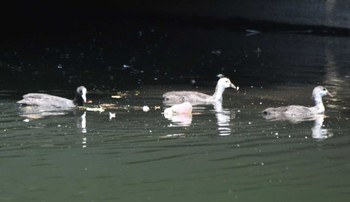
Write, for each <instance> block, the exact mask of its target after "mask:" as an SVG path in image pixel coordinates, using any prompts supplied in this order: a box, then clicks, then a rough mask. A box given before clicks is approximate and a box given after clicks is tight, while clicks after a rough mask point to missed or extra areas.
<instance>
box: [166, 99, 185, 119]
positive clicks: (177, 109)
mask: <svg viewBox="0 0 350 202" xmlns="http://www.w3.org/2000/svg"><path fill="white" fill-rule="evenodd" d="M179 114H192V104H191V103H189V102H184V103H181V104H175V105H173V106H171V107H169V108H166V109H165V110H164V115H165V116H172V115H179Z"/></svg>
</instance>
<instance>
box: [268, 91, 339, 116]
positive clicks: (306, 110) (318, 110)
mask: <svg viewBox="0 0 350 202" xmlns="http://www.w3.org/2000/svg"><path fill="white" fill-rule="evenodd" d="M326 95H328V96H330V97H333V95H332V94H331V93H330V92H328V90H327V89H326V88H325V87H323V86H317V87H315V88H314V89H313V91H312V98H313V100H314V102H315V106H312V107H305V106H300V105H289V106H282V107H276V108H273V107H270V108H267V109H265V110H263V116H264V117H265V118H266V119H276V120H298V121H301V120H302V119H308V118H312V117H313V116H315V115H318V114H324V112H325V107H324V105H323V102H322V97H323V96H326Z"/></svg>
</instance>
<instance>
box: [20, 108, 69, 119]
mask: <svg viewBox="0 0 350 202" xmlns="http://www.w3.org/2000/svg"><path fill="white" fill-rule="evenodd" d="M69 113H72V111H44V110H42V109H41V108H40V107H38V106H25V107H20V108H19V115H20V116H21V117H25V118H28V119H40V118H44V117H46V116H58V115H66V114H69Z"/></svg>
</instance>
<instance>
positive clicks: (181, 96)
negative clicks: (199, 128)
mask: <svg viewBox="0 0 350 202" xmlns="http://www.w3.org/2000/svg"><path fill="white" fill-rule="evenodd" d="M226 88H234V89H236V90H238V89H239V87H236V86H235V85H234V84H233V83H232V82H231V81H230V79H229V78H227V77H221V78H220V79H219V80H218V82H217V85H216V88H215V92H214V94H213V95H207V94H204V93H200V92H196V91H170V92H167V93H164V94H163V103H164V104H178V103H183V102H190V103H191V104H192V105H198V104H213V103H215V102H222V99H223V98H222V94H223V93H224V91H225V89H226Z"/></svg>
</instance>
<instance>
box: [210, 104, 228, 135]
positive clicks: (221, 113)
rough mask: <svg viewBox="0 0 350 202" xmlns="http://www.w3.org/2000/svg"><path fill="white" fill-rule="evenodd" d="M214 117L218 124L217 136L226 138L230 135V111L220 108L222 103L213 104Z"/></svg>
mask: <svg viewBox="0 0 350 202" xmlns="http://www.w3.org/2000/svg"><path fill="white" fill-rule="evenodd" d="M214 110H215V112H216V113H215V116H216V119H217V124H218V131H219V135H221V136H227V135H231V128H230V121H231V111H230V110H228V109H224V108H222V102H215V103H214Z"/></svg>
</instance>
